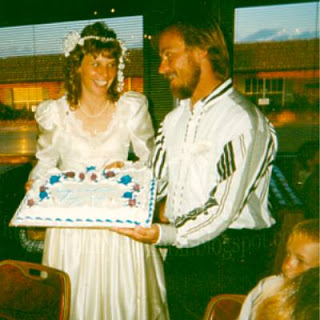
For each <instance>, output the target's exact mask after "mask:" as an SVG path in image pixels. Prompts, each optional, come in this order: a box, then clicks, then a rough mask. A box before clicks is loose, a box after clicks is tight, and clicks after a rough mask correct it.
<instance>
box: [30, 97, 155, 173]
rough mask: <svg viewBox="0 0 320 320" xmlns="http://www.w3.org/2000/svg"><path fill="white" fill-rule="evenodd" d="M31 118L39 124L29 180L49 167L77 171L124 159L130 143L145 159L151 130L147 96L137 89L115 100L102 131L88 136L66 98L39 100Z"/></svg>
mask: <svg viewBox="0 0 320 320" xmlns="http://www.w3.org/2000/svg"><path fill="white" fill-rule="evenodd" d="M35 118H36V120H37V122H38V125H39V131H40V134H39V138H38V143H37V151H36V157H37V159H38V163H37V165H36V166H35V168H34V169H33V170H32V172H31V174H30V178H31V179H36V178H39V177H41V176H43V175H44V174H45V173H46V172H47V171H48V170H49V169H50V168H53V167H58V168H59V169H61V170H69V169H72V170H80V169H83V168H84V167H86V166H88V165H93V166H96V167H97V168H100V167H102V166H103V165H104V164H106V163H110V162H113V161H125V160H127V157H128V150H129V147H130V144H131V145H132V148H133V151H134V153H135V154H136V155H137V156H138V157H139V159H140V160H141V161H146V160H147V159H148V158H149V155H150V152H151V151H152V148H153V138H154V130H153V127H152V123H151V118H150V115H149V112H148V104H147V99H146V98H145V96H144V95H142V94H140V93H137V92H133V91H131V92H126V93H125V94H124V95H123V96H122V97H121V98H120V99H119V100H118V102H117V103H116V111H115V113H114V114H113V118H112V119H111V122H110V124H109V126H108V128H107V129H106V131H103V132H98V133H97V134H96V135H92V134H91V133H89V132H88V131H86V130H84V128H83V127H82V123H81V121H80V120H78V119H77V118H76V117H75V116H74V114H73V112H72V111H70V109H69V106H68V103H67V101H66V98H65V97H63V98H61V99H59V100H48V101H45V102H43V103H41V104H40V105H39V106H38V108H37V110H36V115H35Z"/></svg>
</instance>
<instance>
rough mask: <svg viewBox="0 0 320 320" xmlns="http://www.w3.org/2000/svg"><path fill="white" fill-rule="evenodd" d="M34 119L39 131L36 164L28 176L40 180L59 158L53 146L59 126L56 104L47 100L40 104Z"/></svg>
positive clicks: (55, 164) (54, 165)
mask: <svg viewBox="0 0 320 320" xmlns="http://www.w3.org/2000/svg"><path fill="white" fill-rule="evenodd" d="M35 119H36V121H37V123H38V129H39V136H38V141H37V146H36V158H37V160H38V162H37V164H36V165H35V167H34V168H33V169H32V171H31V173H30V175H29V178H30V179H38V178H41V177H43V176H44V175H45V174H46V173H47V171H48V170H49V169H51V168H54V167H56V166H57V163H58V158H59V155H58V150H57V148H56V146H55V136H56V131H57V130H56V129H57V127H58V125H59V113H58V107H57V102H56V101H53V100H48V101H44V102H42V103H40V104H39V105H38V107H37V109H36V113H35Z"/></svg>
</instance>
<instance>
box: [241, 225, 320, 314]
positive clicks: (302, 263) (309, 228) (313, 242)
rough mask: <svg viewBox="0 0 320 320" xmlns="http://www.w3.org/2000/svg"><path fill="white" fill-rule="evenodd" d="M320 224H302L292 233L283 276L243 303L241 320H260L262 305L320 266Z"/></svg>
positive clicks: (259, 288) (263, 285)
mask: <svg viewBox="0 0 320 320" xmlns="http://www.w3.org/2000/svg"><path fill="white" fill-rule="evenodd" d="M319 249H320V243H319V220H318V219H310V220H304V221H302V222H299V223H298V224H297V225H296V226H295V227H294V228H293V230H292V232H291V234H290V236H289V239H288V242H287V246H286V251H287V254H286V257H285V259H284V261H283V264H282V274H280V275H275V276H270V277H268V278H265V279H263V280H261V281H260V282H259V283H258V285H257V286H256V287H255V288H254V289H253V290H252V291H251V292H250V293H249V295H248V296H247V298H246V300H245V301H244V303H243V306H242V309H241V312H240V316H239V318H238V320H249V319H251V320H253V319H256V316H257V310H258V309H259V307H260V305H261V304H262V303H263V301H265V299H268V298H270V297H272V296H274V295H276V294H277V293H278V292H279V291H280V290H281V289H282V287H283V286H285V285H286V283H287V282H288V281H291V280H292V279H294V278H295V277H297V276H298V275H300V274H301V273H303V272H305V271H307V270H309V269H311V268H314V267H318V266H319V265H320V263H319Z"/></svg>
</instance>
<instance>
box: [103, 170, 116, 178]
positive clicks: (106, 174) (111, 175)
mask: <svg viewBox="0 0 320 320" xmlns="http://www.w3.org/2000/svg"><path fill="white" fill-rule="evenodd" d="M115 175H116V174H115V173H114V171H107V172H106V173H105V176H106V177H107V178H112V177H114V176H115Z"/></svg>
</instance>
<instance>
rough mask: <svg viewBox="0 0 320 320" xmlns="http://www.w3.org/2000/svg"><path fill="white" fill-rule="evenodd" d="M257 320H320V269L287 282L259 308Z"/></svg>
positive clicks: (311, 270)
mask: <svg viewBox="0 0 320 320" xmlns="http://www.w3.org/2000/svg"><path fill="white" fill-rule="evenodd" d="M255 319H256V320H292V319H295V320H319V267H318V268H311V269H309V270H307V271H305V272H303V273H301V274H300V275H299V276H297V277H295V278H293V279H290V280H289V281H286V282H285V284H284V285H283V286H282V288H281V290H280V291H279V292H277V293H276V294H275V295H273V296H271V297H269V298H266V299H264V300H263V301H262V302H261V303H260V304H259V306H258V308H257V312H256V317H255Z"/></svg>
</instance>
